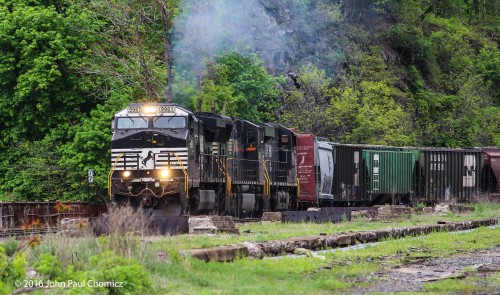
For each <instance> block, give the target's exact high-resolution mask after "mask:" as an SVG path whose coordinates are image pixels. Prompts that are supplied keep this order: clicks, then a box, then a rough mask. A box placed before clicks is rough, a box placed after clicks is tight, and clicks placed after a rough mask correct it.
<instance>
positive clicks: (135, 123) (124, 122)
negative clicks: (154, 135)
mask: <svg viewBox="0 0 500 295" xmlns="http://www.w3.org/2000/svg"><path fill="white" fill-rule="evenodd" d="M116 128H117V129H145V128H148V120H147V118H143V117H122V118H118V120H117V122H116Z"/></svg>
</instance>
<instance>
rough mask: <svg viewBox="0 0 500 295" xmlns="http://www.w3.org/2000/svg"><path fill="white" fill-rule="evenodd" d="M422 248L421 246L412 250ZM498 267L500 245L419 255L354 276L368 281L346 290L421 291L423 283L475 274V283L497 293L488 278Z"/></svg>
mask: <svg viewBox="0 0 500 295" xmlns="http://www.w3.org/2000/svg"><path fill="white" fill-rule="evenodd" d="M413 251H422V249H413ZM499 270H500V247H496V248H493V249H489V250H484V251H479V252H476V253H469V254H466V255H463V254H462V255H455V256H453V257H449V258H425V257H423V258H420V259H418V260H414V261H409V262H407V263H404V264H402V265H400V266H397V267H395V268H392V269H386V270H383V271H380V272H377V273H374V274H371V275H369V276H364V277H361V278H358V280H359V282H366V283H369V284H370V287H367V288H355V289H351V290H349V293H351V294H370V293H386V294H390V293H398V292H416V291H420V292H422V291H425V284H427V283H431V282H436V281H440V280H444V279H453V278H465V277H467V276H469V275H472V274H473V275H474V276H476V277H479V280H477V281H476V282H475V284H477V285H479V286H481V287H485V288H487V289H488V294H494V293H497V292H500V287H498V286H495V285H493V284H492V282H491V279H490V277H491V276H493V275H496V276H498V274H499Z"/></svg>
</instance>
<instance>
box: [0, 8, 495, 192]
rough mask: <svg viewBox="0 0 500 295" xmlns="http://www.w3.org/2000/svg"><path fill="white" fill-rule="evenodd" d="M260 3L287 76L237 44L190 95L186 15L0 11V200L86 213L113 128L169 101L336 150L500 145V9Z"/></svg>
mask: <svg viewBox="0 0 500 295" xmlns="http://www.w3.org/2000/svg"><path fill="white" fill-rule="evenodd" d="M221 3H222V2H221ZM259 3H260V5H262V6H263V8H262V9H264V11H265V15H266V18H263V19H265V20H266V21H269V24H268V25H275V26H277V27H278V30H276V32H278V33H279V34H280V36H285V37H283V38H282V39H280V42H282V41H284V40H285V41H286V42H284V43H283V44H284V45H285V47H287V49H286V50H285V52H278V53H276V52H274V51H273V50H275V49H272V50H271V49H270V50H268V51H269V52H266V54H267V56H268V57H269V56H271V57H272V58H271V59H273V58H274V57H276V58H277V61H276V63H277V64H280V66H283V65H286V66H287V67H288V68H287V70H286V72H282V73H278V71H277V70H276V68H272V66H270V65H268V64H264V63H263V61H262V60H261V58H260V57H262V56H263V53H262V52H255V53H254V54H247V51H245V54H241V53H238V51H237V50H238V49H241V48H238V46H237V45H234V48H228V49H229V50H233V51H225V52H223V53H221V54H219V55H217V56H216V57H212V58H210V59H209V60H208V62H205V63H199V64H198V65H197V66H198V67H199V68H200V69H206V70H205V71H204V70H200V71H199V73H198V74H199V76H198V77H197V78H198V79H199V80H197V81H187V80H184V79H183V78H182V77H184V71H186V69H183V68H177V69H176V68H174V67H173V64H174V63H173V60H172V59H173V55H172V46H175V45H176V43H175V42H176V39H175V38H174V36H173V30H172V29H173V26H174V25H175V24H176V22H175V20H176V17H178V16H179V15H183V13H184V11H183V10H182V8H183V7H187V6H184V4H188V5H192V4H193V3H187V2H186V1H180V0H155V1H142V0H132V1H125V0H116V1H110V0H86V1H76V0H29V1H22V0H0V49H1V50H0V155H1V158H0V199H2V200H10V199H15V200H54V199H62V198H66V199H73V200H76V199H84V198H85V197H86V182H85V181H86V171H87V169H94V173H95V181H96V182H95V186H96V187H97V188H100V189H102V188H104V187H105V186H106V185H107V184H106V175H107V172H108V170H109V168H110V160H109V154H110V153H109V152H110V151H109V149H110V145H109V141H110V136H111V133H110V119H111V118H112V116H113V114H114V113H115V112H117V111H118V110H120V109H122V108H123V107H124V106H125V105H127V104H128V103H129V102H132V101H165V100H166V99H170V98H171V97H172V95H173V94H172V92H173V91H174V90H175V93H174V94H175V95H174V100H175V101H177V102H181V101H183V104H184V105H185V106H189V107H191V108H192V109H193V110H201V111H214V112H218V113H221V114H225V115H230V116H235V117H240V118H244V119H248V120H253V121H279V122H281V123H283V124H284V125H286V126H288V127H293V128H296V129H297V130H299V131H301V132H310V133H314V134H317V135H318V136H322V137H327V138H329V139H331V140H333V141H338V142H346V143H369V144H389V145H415V146H437V147H458V146H495V145H496V146H498V145H500V135H499V133H498V130H500V58H499V56H500V2H499V1H490V0H488V1H478V0H464V1H452V0H444V1H436V0H422V1H419V0H408V1H398V0H370V1H353V0H337V1H327V0H317V1H300V0H280V1H260V2H259ZM205 4H206V3H205V2H200V3H198V4H197V5H196V8H197V9H199V10H200V12H203V9H204V7H205V6H204V5H205ZM294 13H295V14H294ZM272 17H275V18H276V19H275V21H276V23H273V19H272ZM287 22H288V24H293V25H294V26H290V25H288V26H287ZM270 31H271V30H270ZM184 33H186V34H187V33H189V32H184ZM207 33H212V32H207ZM280 38H281V37H280ZM257 41H259V42H260V41H266V42H272V40H257ZM195 43H196V42H195ZM196 44H197V43H196ZM231 44H233V43H231V42H228V44H227V45H228V46H229V47H230V45H231ZM262 44H266V43H262ZM269 44H271V43H269ZM273 48H274V47H273ZM276 48H277V47H276ZM192 49H196V48H192ZM185 50H189V48H186V49H185ZM285 53H286V54H285ZM188 56H189V54H188ZM259 56H260V57H259ZM264 60H266V59H264ZM202 72H203V73H202ZM269 73H273V75H271V74H269ZM286 75H288V77H287V78H284V77H285V76H286ZM174 76H175V77H176V79H177V81H176V83H175V84H174V85H173V86H172V82H173V81H174ZM187 102H190V103H191V104H192V105H188V104H189V103H187ZM93 195H94V196H95V194H93Z"/></svg>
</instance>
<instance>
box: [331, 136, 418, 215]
mask: <svg viewBox="0 0 500 295" xmlns="http://www.w3.org/2000/svg"><path fill="white" fill-rule="evenodd" d="M334 159H335V161H334V162H335V177H334V179H335V181H334V188H333V195H334V200H335V201H336V202H341V203H347V204H349V205H353V206H354V205H375V204H385V203H389V202H391V203H395V202H409V198H411V197H412V196H413V193H414V171H415V166H416V163H417V159H418V151H415V150H405V149H403V148H397V147H383V146H369V145H346V144H335V145H334ZM339 205H340V204H339Z"/></svg>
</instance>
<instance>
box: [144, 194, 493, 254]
mask: <svg viewBox="0 0 500 295" xmlns="http://www.w3.org/2000/svg"><path fill="white" fill-rule="evenodd" d="M496 216H500V204H499V203H484V204H476V210H475V211H474V212H472V213H469V214H460V215H459V214H454V213H448V214H446V215H444V216H433V215H417V214H414V215H413V216H412V217H411V218H410V219H398V220H393V221H388V222H370V221H369V220H366V219H359V220H354V221H352V222H340V223H323V224H315V223H280V222H276V223H247V224H239V225H237V226H238V228H239V229H240V233H241V235H239V236H238V235H228V234H220V235H213V236H208V235H198V236H197V235H179V236H173V237H165V238H161V239H157V238H155V239H154V242H155V244H157V245H160V247H161V248H167V249H173V250H177V251H180V250H186V249H194V248H211V247H215V246H222V245H230V244H235V243H238V242H243V241H269V240H277V239H285V238H290V237H299V236H308V235H318V234H320V233H327V234H334V233H339V232H349V231H360V230H375V229H380V228H389V227H401V226H414V225H423V224H435V223H436V222H437V221H438V220H447V221H454V222H456V221H464V220H471V219H480V218H489V217H496ZM247 230H250V231H251V233H249V234H246V233H244V231H247Z"/></svg>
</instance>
